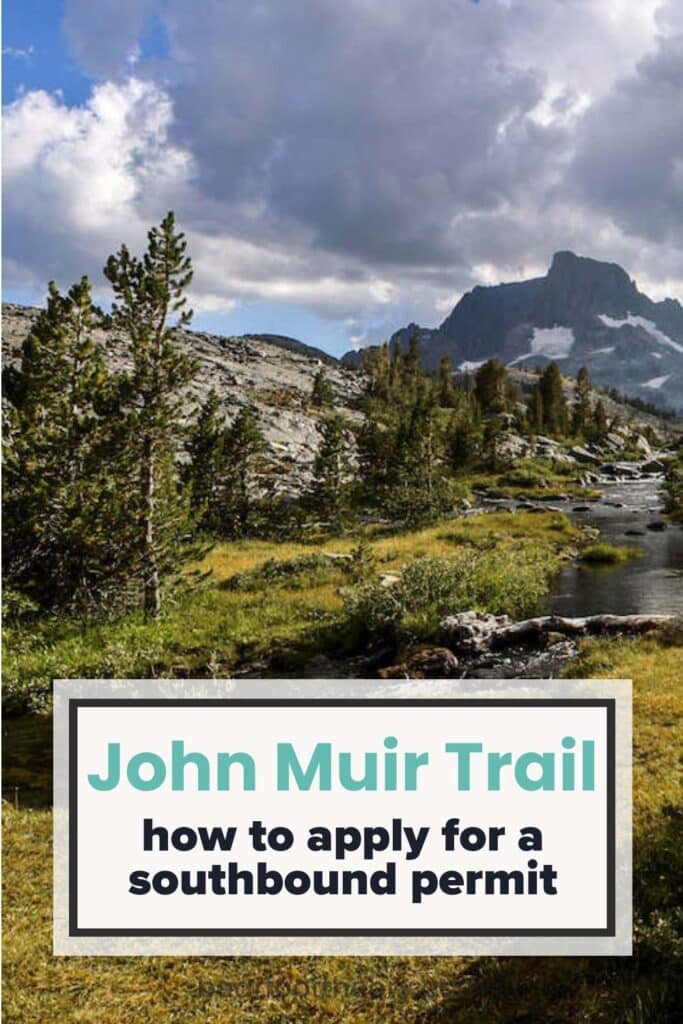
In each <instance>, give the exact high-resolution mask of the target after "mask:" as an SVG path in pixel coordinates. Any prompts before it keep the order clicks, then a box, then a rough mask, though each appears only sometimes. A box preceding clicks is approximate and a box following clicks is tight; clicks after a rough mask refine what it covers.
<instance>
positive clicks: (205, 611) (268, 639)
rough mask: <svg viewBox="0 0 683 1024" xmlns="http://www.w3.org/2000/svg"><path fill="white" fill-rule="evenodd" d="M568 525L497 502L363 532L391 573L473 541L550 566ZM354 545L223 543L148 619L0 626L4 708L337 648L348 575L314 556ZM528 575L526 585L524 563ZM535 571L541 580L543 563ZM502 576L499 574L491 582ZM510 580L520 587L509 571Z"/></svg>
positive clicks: (288, 669)
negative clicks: (114, 684) (386, 530)
mask: <svg viewBox="0 0 683 1024" xmlns="http://www.w3.org/2000/svg"><path fill="white" fill-rule="evenodd" d="M579 536H580V535H579V533H578V532H577V531H576V529H575V528H574V527H573V526H572V525H571V524H570V523H569V521H568V520H567V519H566V518H565V517H564V516H562V515H560V514H558V513H553V512H547V513H543V514H532V513H518V514H516V515H510V514H509V513H502V512H496V513H491V514H487V515H481V516H472V517H469V518H466V519H458V520H453V521H452V525H451V524H450V523H443V522H442V523H440V524H438V525H437V526H432V527H429V528H425V529H422V530H416V531H411V532H405V533H399V534H390V535H382V534H381V532H379V531H378V530H377V529H374V530H370V531H368V534H367V539H368V541H369V545H370V548H371V551H372V555H373V557H374V560H375V564H376V568H377V571H378V572H380V573H395V572H400V571H401V570H402V569H403V567H404V566H406V565H407V564H409V563H411V562H414V561H415V560H416V559H419V558H421V557H431V558H444V559H451V558H454V557H458V556H460V557H466V556H467V554H468V552H471V550H472V549H473V548H475V549H478V550H481V551H484V552H487V551H490V552H491V553H492V555H491V558H492V560H493V561H495V560H496V559H497V560H498V561H499V562H500V563H501V565H502V564H506V565H508V566H509V565H511V564H512V563H513V562H515V560H516V559H518V558H519V552H520V545H523V546H524V550H525V551H526V552H527V553H529V556H530V557H531V554H533V553H535V556H536V557H537V558H538V559H540V560H542V561H543V562H544V564H545V565H546V568H550V569H552V568H554V567H557V566H558V565H559V556H560V555H561V554H562V553H563V552H565V551H567V550H568V549H569V548H570V547H571V546H572V545H574V544H575V543H576V542H577V539H578V538H579ZM357 545H358V537H357V536H356V537H353V536H348V537H342V538H333V539H326V540H322V541H321V542H319V543H313V542H312V543H309V544H305V543H302V542H291V543H289V542H288V543H282V544H277V543H273V542H267V541H260V540H254V541H240V542H234V543H231V544H224V545H221V546H219V547H217V548H215V549H214V550H213V551H212V552H211V554H210V555H209V556H208V557H207V559H206V560H205V562H204V563H203V565H202V568H203V569H209V568H210V569H211V570H212V577H211V580H210V582H209V584H208V585H207V586H206V587H205V588H204V589H202V590H200V591H198V592H196V593H194V594H193V595H191V596H189V597H187V598H185V599H184V600H183V601H182V602H181V603H179V604H177V605H175V606H173V607H170V608H168V609H167V610H166V611H165V612H164V614H163V616H162V617H161V619H159V620H157V621H145V620H144V619H143V618H142V617H141V616H140V615H128V616H125V617H122V618H118V619H116V620H112V621H106V622H96V623H92V622H91V623H84V622H82V621H79V620H73V619H72V620H68V619H66V620H64V619H62V620H54V619H48V620H43V621H38V622H35V623H31V624H28V625H16V626H12V627H9V626H6V628H5V630H4V637H3V643H4V686H5V694H4V701H5V710H6V713H18V712H22V711H25V710H40V709H44V708H46V707H49V703H50V694H51V685H52V682H51V681H52V679H59V678H66V679H68V678H81V677H83V678H121V679H126V678H157V677H171V678H172V677H175V678H187V677H194V678H212V677H217V676H223V677H225V676H229V675H232V674H233V673H234V672H235V671H236V670H237V669H239V668H240V666H244V665H252V666H258V667H259V671H262V672H263V673H264V674H271V675H286V674H291V673H292V672H296V671H297V670H298V669H300V667H301V665H302V664H303V663H305V662H306V661H307V660H308V659H309V658H310V657H311V656H312V655H314V654H315V653H316V652H319V651H324V652H325V653H327V654H333V653H335V652H337V651H338V652H340V653H344V652H348V651H349V649H350V647H351V648H352V647H353V645H354V644H357V643H358V637H357V636H356V635H354V630H353V629H349V622H348V617H347V614H346V612H345V610H344V604H343V598H342V593H341V591H342V589H343V588H345V587H348V586H349V584H350V580H349V578H348V571H347V562H346V561H345V560H343V559H334V558H325V556H326V555H327V556H329V555H330V554H332V555H334V554H347V555H348V554H350V553H351V552H352V551H353V549H354V548H355V547H356V546H357ZM278 567H279V568H278ZM259 572H261V574H262V578H261V577H259ZM508 575H509V574H508ZM513 575H514V574H513ZM532 576H533V580H532V579H531V577H532ZM528 578H529V580H530V586H531V585H532V584H533V587H534V588H535V589H534V593H537V592H538V582H537V579H536V575H535V573H530V574H529V575H528ZM543 579H544V581H545V582H544V583H543V587H546V586H547V582H548V578H547V574H546V575H544V577H543ZM250 580H251V582H250ZM509 582H510V581H509V580H508V581H507V582H506V574H502V578H501V581H500V583H501V586H502V585H503V583H505V585H506V586H507V585H509ZM515 585H516V587H517V588H518V589H519V586H520V578H518V579H517V580H516V583H515ZM494 591H495V586H494V585H493V582H492V584H491V589H490V593H489V595H488V597H487V598H486V600H488V601H489V602H495V601H498V603H500V601H501V600H502V598H501V594H500V593H498V596H496V594H495V593H494ZM484 603H486V601H484ZM454 610H457V609H454ZM503 610H504V609H503Z"/></svg>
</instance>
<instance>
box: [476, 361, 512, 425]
mask: <svg viewBox="0 0 683 1024" xmlns="http://www.w3.org/2000/svg"><path fill="white" fill-rule="evenodd" d="M507 383H508V373H507V370H506V368H505V367H504V366H503V364H502V363H501V362H500V360H498V359H488V360H487V361H486V362H485V363H484V364H483V365H482V366H480V367H479V369H478V370H477V372H476V374H475V377H474V393H475V396H476V398H477V401H478V402H479V405H480V406H481V410H482V412H483V413H484V414H485V415H486V414H488V413H500V412H505V409H506V406H507V401H506V394H507Z"/></svg>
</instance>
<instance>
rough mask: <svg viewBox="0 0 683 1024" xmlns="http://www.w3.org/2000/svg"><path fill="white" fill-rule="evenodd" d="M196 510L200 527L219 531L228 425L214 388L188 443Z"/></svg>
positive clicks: (189, 472)
mask: <svg viewBox="0 0 683 1024" xmlns="http://www.w3.org/2000/svg"><path fill="white" fill-rule="evenodd" d="M186 450H187V454H188V456H189V464H188V467H187V471H186V474H185V476H186V479H187V481H188V483H189V486H190V501H191V504H192V511H193V513H194V516H195V518H196V521H197V525H198V526H199V527H200V529H203V530H207V531H209V532H216V531H218V530H219V528H220V525H221V514H220V503H219V500H218V494H219V483H220V481H221V479H222V478H223V476H224V474H225V425H224V423H223V418H222V416H221V415H220V402H219V400H218V395H217V394H216V392H215V391H213V390H211V391H210V392H209V394H208V395H207V398H206V401H205V402H204V403H203V404H202V405H201V407H200V409H199V413H198V416H197V420H196V422H195V423H194V425H193V426H192V428H191V430H190V433H189V437H188V441H187V444H186Z"/></svg>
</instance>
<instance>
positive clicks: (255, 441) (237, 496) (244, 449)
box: [219, 406, 265, 537]
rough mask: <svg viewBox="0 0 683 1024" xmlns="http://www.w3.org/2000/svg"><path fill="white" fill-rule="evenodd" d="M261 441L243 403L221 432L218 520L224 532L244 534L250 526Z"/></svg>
mask: <svg viewBox="0 0 683 1024" xmlns="http://www.w3.org/2000/svg"><path fill="white" fill-rule="evenodd" d="M264 450H265V441H264V439H263V434H262V433H261V430H260V428H259V425H258V420H257V419H256V415H255V413H254V410H253V409H251V408H249V406H245V407H243V408H242V409H240V411H239V412H238V414H237V416H236V417H235V419H234V421H233V423H232V424H231V426H230V427H229V428H228V430H227V431H226V433H225V439H224V443H223V451H224V458H223V464H222V467H221V470H222V473H223V474H224V475H223V479H222V481H221V485H220V495H221V497H220V499H219V500H220V505H221V511H220V516H221V521H222V528H223V532H224V534H225V535H226V536H231V537H244V536H246V535H247V534H248V533H249V532H250V530H251V528H252V526H253V522H252V519H253V510H254V504H255V496H254V490H255V478H256V475H257V473H258V471H259V469H260V468H261V464H262V458H261V457H262V455H263V452H264Z"/></svg>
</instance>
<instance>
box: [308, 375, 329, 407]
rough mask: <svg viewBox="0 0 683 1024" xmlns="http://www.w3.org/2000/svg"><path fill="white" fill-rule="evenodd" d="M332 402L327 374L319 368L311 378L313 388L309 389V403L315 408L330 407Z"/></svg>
mask: <svg viewBox="0 0 683 1024" xmlns="http://www.w3.org/2000/svg"><path fill="white" fill-rule="evenodd" d="M333 400H334V392H333V391H332V387H331V385H330V382H329V380H328V379H327V373H326V371H325V367H324V366H321V368H320V369H319V370H318V372H317V373H316V375H315V377H314V378H313V387H312V389H311V402H312V403H313V405H316V406H323V405H331V403H332V401H333Z"/></svg>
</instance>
